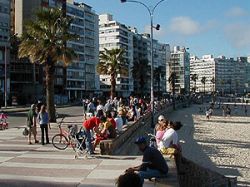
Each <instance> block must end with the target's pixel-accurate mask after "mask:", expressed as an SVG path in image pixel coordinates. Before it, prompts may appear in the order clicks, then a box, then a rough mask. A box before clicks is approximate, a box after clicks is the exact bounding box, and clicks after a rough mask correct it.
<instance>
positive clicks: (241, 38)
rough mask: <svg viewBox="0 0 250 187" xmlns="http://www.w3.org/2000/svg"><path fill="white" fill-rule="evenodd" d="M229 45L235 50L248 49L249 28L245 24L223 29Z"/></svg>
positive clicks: (232, 25)
mask: <svg viewBox="0 0 250 187" xmlns="http://www.w3.org/2000/svg"><path fill="white" fill-rule="evenodd" d="M224 32H225V35H226V37H227V39H228V40H229V41H230V43H231V44H232V45H233V46H234V47H236V48H249V47H250V37H249V36H250V26H249V25H247V24H231V25H227V26H226V27H225V29H224Z"/></svg>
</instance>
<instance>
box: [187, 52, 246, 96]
mask: <svg viewBox="0 0 250 187" xmlns="http://www.w3.org/2000/svg"><path fill="white" fill-rule="evenodd" d="M190 71H191V74H196V75H197V76H198V80H197V81H196V88H197V89H196V91H197V92H202V93H203V92H204V84H203V83H202V82H201V79H202V77H206V82H205V92H208V93H212V92H214V91H215V92H217V93H221V94H225V93H227V94H235V93H243V92H244V89H245V81H246V59H245V58H238V59H237V60H234V59H233V58H226V57H225V56H219V57H217V58H214V57H213V55H204V56H202V58H201V59H199V58H198V57H195V56H193V57H191V60H190ZM212 79H214V82H213V81H212ZM190 82H191V86H190V88H193V87H194V81H192V80H190Z"/></svg>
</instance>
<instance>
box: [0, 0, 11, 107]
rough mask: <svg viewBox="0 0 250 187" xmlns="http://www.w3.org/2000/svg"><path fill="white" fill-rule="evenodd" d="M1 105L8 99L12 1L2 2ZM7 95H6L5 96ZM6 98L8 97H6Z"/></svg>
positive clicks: (0, 49) (0, 10)
mask: <svg viewBox="0 0 250 187" xmlns="http://www.w3.org/2000/svg"><path fill="white" fill-rule="evenodd" d="M0 18H1V19H0V105H1V106H3V105H4V104H5V100H6V101H7V99H8V97H7V96H8V95H9V94H8V93H9V90H10V86H9V82H10V81H9V80H10V79H9V71H8V69H9V56H10V55H9V49H10V19H11V17H10V1H9V0H0ZM5 93H6V95H5ZM5 96H6V97H5Z"/></svg>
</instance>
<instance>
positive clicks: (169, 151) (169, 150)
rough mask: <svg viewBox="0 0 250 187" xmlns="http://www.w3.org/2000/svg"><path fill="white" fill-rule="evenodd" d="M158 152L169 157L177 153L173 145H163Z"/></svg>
mask: <svg viewBox="0 0 250 187" xmlns="http://www.w3.org/2000/svg"><path fill="white" fill-rule="evenodd" d="M160 152H161V153H162V154H164V155H170V157H172V156H174V155H175V154H177V153H178V151H177V149H176V148H173V147H164V148H161V150H160Z"/></svg>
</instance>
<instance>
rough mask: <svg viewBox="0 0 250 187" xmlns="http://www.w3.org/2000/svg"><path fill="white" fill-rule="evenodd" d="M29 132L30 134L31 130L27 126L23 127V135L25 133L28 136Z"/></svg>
mask: <svg viewBox="0 0 250 187" xmlns="http://www.w3.org/2000/svg"><path fill="white" fill-rule="evenodd" d="M28 134H29V130H28V128H27V127H25V128H24V129H23V135H24V136H28Z"/></svg>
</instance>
